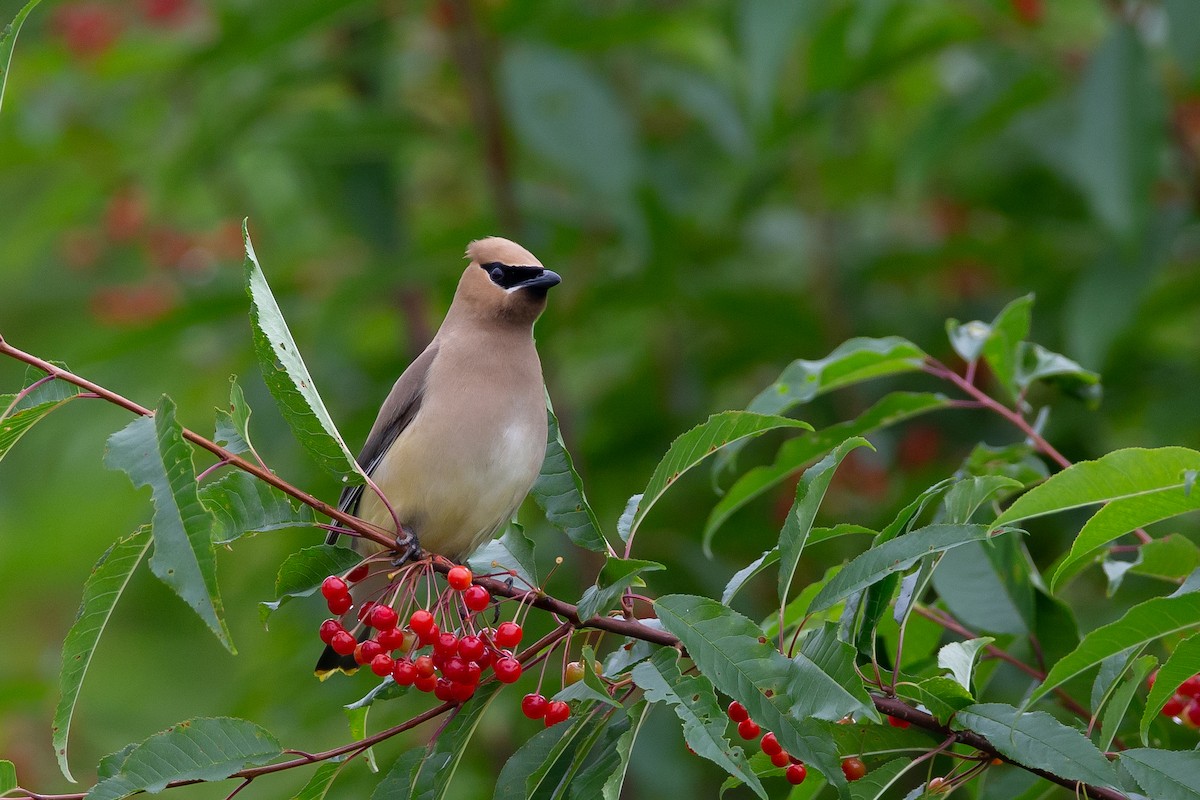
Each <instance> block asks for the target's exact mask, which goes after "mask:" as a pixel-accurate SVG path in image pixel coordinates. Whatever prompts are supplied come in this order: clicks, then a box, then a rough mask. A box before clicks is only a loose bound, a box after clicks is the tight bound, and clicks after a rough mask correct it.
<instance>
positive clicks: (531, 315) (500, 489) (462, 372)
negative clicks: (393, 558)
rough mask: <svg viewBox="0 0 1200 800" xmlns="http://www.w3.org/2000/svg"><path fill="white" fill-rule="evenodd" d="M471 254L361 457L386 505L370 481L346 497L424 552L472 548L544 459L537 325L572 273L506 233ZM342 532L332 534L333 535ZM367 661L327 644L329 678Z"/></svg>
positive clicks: (509, 512) (320, 671) (362, 543)
mask: <svg viewBox="0 0 1200 800" xmlns="http://www.w3.org/2000/svg"><path fill="white" fill-rule="evenodd" d="M466 257H467V258H468V259H469V260H470V263H469V264H468V265H467V268H466V269H465V270H463V273H462V277H461V278H460V279H459V281H458V288H457V289H456V290H455V292H454V299H453V300H452V301H451V303H450V308H449V310H448V311H447V312H446V317H445V319H444V320H443V321H442V324H441V326H440V327H439V328H438V331H437V333H436V334H435V335H434V337H433V339H432V340H431V341H430V342H429V345H428V346H427V347H426V348H425V350H424V351H423V352H422V353H421V354H420V355H419V356H417V358H416V359H415V360H413V362H412V363H411V364H409V366H408V368H407V369H405V370H404V372H403V374H401V376H400V378H399V379H398V380H397V381H396V383H395V385H394V386H393V387H392V390H391V392H390V393H389V394H388V396H387V399H385V400H384V401H383V405H382V407H381V408H380V409H379V414H378V416H377V417H376V419H375V424H374V425H373V426H372V427H371V431H370V433H369V434H368V435H367V440H366V443H365V444H364V446H363V448H362V451H361V452H360V453H359V454H358V457H357V461H358V464H359V465H360V466H361V467H362V470H363V471H364V472H365V473H366V474H367V475H369V476H370V477H371V480H372V481H373V482H374V484H375V486H376V487H378V489H379V490H380V492H381V493H382V494H383V496H384V497H386V498H387V503H384V502H383V501H382V500H381V499H380V498H379V496H378V495H377V494H376V493H375V492H374V491H372V490H370V489H365V488H364V487H363V486H362V485H358V486H353V487H347V488H346V489H344V490H343V491H342V495H341V498H340V499H339V503H338V508H339V509H340V510H341V511H344V512H346V513H348V514H353V515H355V516H357V517H358V518H360V519H361V520H363V521H364V522H366V523H367V524H368V525H371V526H375V527H377V528H379V529H381V530H383V531H386V532H389V533H393V534H396V535H397V541H398V543H404V544H405V545H406V547H405V550H406V552H405V553H403V554H402V557H411V556H412V555H414V554H416V553H419V552H420V551H421V550H422V549H424V550H427V551H428V552H431V553H436V554H438V555H442V556H446V557H447V558H450V559H452V560H460V559H462V558H465V557H466V556H469V555H470V554H471V553H472V552H473V551H474V550H475V549H476V548H477V547H478V546H479V545H480V544H482V543H483V542H485V541H487V540H488V539H490V538H492V537H493V536H494V535H495V534H496V533H497V532H498V531H500V530H502V529H503V528H504V527H505V526H506V525H507V524H508V522H509V521H510V520H511V519H512V517H513V514H515V513H516V510H517V508H518V506H520V504H521V502H522V501H523V500H524V499H525V496H526V495H527V494H528V493H529V490H530V489H531V488H532V487H533V484H534V481H535V480H536V479H537V476H538V472H539V470H540V468H541V464H542V460H543V457H544V455H545V450H546V435H547V416H546V401H545V386H544V382H543V378H542V365H541V361H540V359H539V358H538V352H537V348H536V346H535V344H534V338H533V324H534V322H536V321H537V319H538V317H539V316H541V314H542V311H543V310H545V308H546V298H547V293H548V292H549V290H550V289H551V288H552V287H554V286H557V285H558V284H559V283H560V282H561V280H562V278H561V277H560V276H559V275H558V273H556V272H554V271H552V270H548V269H546V268H545V267H543V266H542V263H541V262H540V261H539V260H538V259H537V258H536V257H535V256H534V255H533V254H532V253H530V252H529V251H528V250H526V249H525V248H524V247H522V246H521V245H519V244H517V243H516V242H513V241H510V240H508V239H504V238H501V237H498V236H492V237H487V238H484V239H478V240H476V241H473V242H471V243H470V245H468V247H467V251H466ZM389 506H390V508H389ZM393 512H394V514H393ZM397 521H398V522H399V523H400V526H401V529H400V530H397ZM336 539H337V534H336V533H332V534H330V536H329V537H328V539H327V543H328V544H332V543H333V542H334V541H335V540H336ZM354 546H355V549H356V550H358V551H359V552H361V553H363V554H369V553H371V552H378V551H379V550H380V549H382V548H381V547H380V546H379V545H377V544H375V543H372V542H370V541H367V540H364V539H362V538H357V539H356V540H355V544H354ZM356 666H357V665H356V664H355V663H354V659H353V657H352V656H339V655H338V654H337V653H334V652H333V650H332V649H331V648H329V647H326V649H325V652H324V653H323V654H322V656H321V659H320V660H319V661H318V663H317V667H316V670H315V672H316V674H317V676H318V677H320V678H321V679H322V680H324V679H325V678H326V677H328V675H329V674H330V673H332V672H333V671H337V670H340V671H343V672H347V673H349V672H352V671H353V669H354V668H355V667H356Z"/></svg>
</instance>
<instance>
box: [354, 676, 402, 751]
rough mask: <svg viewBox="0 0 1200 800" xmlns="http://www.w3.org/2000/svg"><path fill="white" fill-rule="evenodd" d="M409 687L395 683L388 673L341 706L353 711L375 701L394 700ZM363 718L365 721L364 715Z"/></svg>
mask: <svg viewBox="0 0 1200 800" xmlns="http://www.w3.org/2000/svg"><path fill="white" fill-rule="evenodd" d="M411 688H412V687H411V686H401V685H400V684H398V683H396V681H394V680H392V678H391V676H390V675H389V676H388V677H386V678H384V679H383V680H382V681H380V682H379V683H377V684H375V685H374V686H372V687H371V691H369V692H367V693H366V694H365V695H363V696H362V697H360V698H358V699H357V700H355V701H354V702H353V703H347V704H346V705H344V706H342V708H344V709H346V710H347V711H353V710H355V709H359V708H366V707H368V706H371V705H374V704H375V703H376V702H380V701H384V700H395V699H396V698H397V697H403V696H404V695H406V694H408V692H409V690H410V689H411ZM363 719H364V721H365V719H366V717H364V718H363ZM359 738H360V739H361V738H362V737H361V736H360V737H359Z"/></svg>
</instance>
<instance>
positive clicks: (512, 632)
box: [320, 563, 569, 724]
mask: <svg viewBox="0 0 1200 800" xmlns="http://www.w3.org/2000/svg"><path fill="white" fill-rule="evenodd" d="M368 571H369V564H367V563H363V564H359V565H358V566H357V567H355V568H354V569H352V570H350V572H348V573H347V574H346V576H345V577H344V578H342V577H339V576H337V575H330V576H329V577H328V578H326V579H325V580H324V582H323V583H322V584H321V594H322V596H324V598H325V602H326V603H327V604H328V606H329V610H330V612H332V613H333V614H337V615H338V616H339V617H340V616H342V615H344V614H346V613H347V612H349V611H350V610H351V608H353V606H354V601H353V599H352V598H351V597H350V584H352V583H357V582H358V581H361V580H362V579H363V578H365V577H367V574H368ZM472 580H473V576H472V575H471V571H470V570H469V569H467V568H466V567H463V566H456V567H452V568H451V569H450V570H449V572H448V573H447V575H446V582H447V583H448V584H450V589H451V590H452V591H451V592H450V593H448V594H449V600H448V602H444V603H439V605H438V606H437V607H436V608H441V609H444V613H443V614H442V621H443V623H445V622H446V621H447V620H449V619H453V618H454V616H453V615H456V614H457V615H459V616H460V618H461V627H459V626H455V627H456V630H455V631H451V630H442V628H441V627H440V626H439V625H438V622H437V617H436V616H435V614H434V613H433V612H431V611H429V610H428V609H425V608H416V609H415V610H413V611H412V613H411V614H409V615H408V624H407V625H406V626H404V627H401V626H400V619H401V617H400V613H399V612H397V611H396V609H395V608H393V607H392V605H391V604H389V603H385V602H371V601H366V602H364V603H362V605H361V606H360V608H359V611H358V615H357V616H358V625H356V626H355V628H354V630H357V629H358V628H359V627H363V626H365V627H367V628H371V629H374V630H375V631H376V633H375V635H374V636H373V637H370V638H365V639H363V640H362V641H359V640H358V637H356V636H355V634H354V632H353V631H351V630H347V629H346V627H345V625H343V624H342V622H341V620H340V619H327V620H325V621H324V622H322V623H321V629H320V636H321V641H323V642H325V644H327V645H329V646H330V647H331V648H332V649H333V651H334V652H335V653H337V654H338V655H343V656H348V655H353V656H354V660H355V661H356V662H357V663H358V664H362V665H367V666H369V667H370V669H371V671H372V672H374V673H375V674H376V675H378V676H380V677H386V676H388V675H390V676H391V677H392V679H393V680H394V681H395V682H396V683H397V684H399V685H400V686H415V687H416V688H417V689H418V690H419V691H422V692H432V693H433V695H434V696H435V697H437V698H438V699H439V700H442V701H444V702H455V703H464V702H466V701H467V700H469V699H470V698H471V697H472V696H473V695H474V694H475V690H476V688H478V686H479V682H480V680H481V679H482V678H483V676H484V673H485V672H486V671H487V670H488V669H491V670H492V672H493V674H494V675H495V677H496V680H498V681H500V682H501V683H513V682H515V681H516V680H517V679H518V678H520V677H521V662H520V661H518V660H517V659H516V658H514V657H513V654H512V648H514V647H516V646H517V645H518V644H520V642H521V637H522V635H523V631H522V629H521V626H520V625H519V624H518V623H517V622H502V623H500V624H499V625H497V626H496V627H495V628H491V627H487V626H481V625H480V626H477V625H476V622H477V617H478V614H479V612H481V611H483V610H484V609H486V608H487V607H488V606H489V605H490V604H491V602H492V597H491V594H490V593H489V592H488V590H487V589H485V588H483V587H482V586H477V585H474V584H472ZM389 588H390V587H389ZM385 593H386V592H385ZM395 594H396V595H397V596H399V594H400V592H398V591H397V592H396V593H395ZM413 594H414V593H413V592H409V593H408V594H407V598H408V602H409V603H411V602H412V596H413ZM392 602H396V598H395V597H394V598H393V599H392ZM459 603H461V605H462V606H463V607H465V610H464V609H463V608H459V607H458V604H459ZM402 610H403V611H404V612H407V611H408V608H407V607H405V608H403V609H402ZM435 610H436V609H435ZM426 648H428V649H426ZM562 705H563V706H564V708H565V707H566V704H565V703H563V704H562ZM558 713H559V712H557V711H556V716H557V714H558ZM567 714H569V709H568V710H567ZM567 714H564V715H563V719H565V718H566V716H567ZM551 724H552V723H551Z"/></svg>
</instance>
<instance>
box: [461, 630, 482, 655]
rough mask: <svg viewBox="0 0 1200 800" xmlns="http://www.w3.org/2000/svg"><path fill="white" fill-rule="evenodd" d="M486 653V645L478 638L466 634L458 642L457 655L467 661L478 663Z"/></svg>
mask: <svg viewBox="0 0 1200 800" xmlns="http://www.w3.org/2000/svg"><path fill="white" fill-rule="evenodd" d="M486 651H487V645H486V644H484V643H483V639H480V638H479V637H478V636H473V635H471V634H467V635H466V636H464V637H462V638H461V639H459V640H458V654H459V655H460V656H462V657H463V658H465V659H466V660H467V661H478V660H479V658H480V656H482V655H483V654H484V653H485V652H486Z"/></svg>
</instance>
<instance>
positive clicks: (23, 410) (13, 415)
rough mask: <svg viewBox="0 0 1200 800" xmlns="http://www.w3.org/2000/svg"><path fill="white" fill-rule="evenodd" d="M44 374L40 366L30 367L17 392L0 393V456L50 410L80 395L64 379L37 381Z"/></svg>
mask: <svg viewBox="0 0 1200 800" xmlns="http://www.w3.org/2000/svg"><path fill="white" fill-rule="evenodd" d="M46 377H47V376H46V375H45V374H44V373H43V372H41V370H35V369H33V368H30V369H29V371H28V372H27V373H26V375H25V388H24V389H22V391H21V392H20V393H17V394H3V395H0V409H4V411H3V413H0V459H3V458H4V456H5V455H7V454H8V451H9V450H11V449H12V448H13V446H14V445H15V444H16V443H17V442H18V441H20V439H21V437H22V436H24V435H25V433H26V432H27V431H28V430H29V429H30V428H32V427H33V426H34V425H36V424H37V423H38V422H40V421H41V420H42V419H44V418H45V417H46V416H47V415H48V414H49V413H50V412H51V411H54V410H55V409H56V408H60V407H62V406H64V405H66V404H67V402H69V401H70V400H72V399H74V398H76V397H78V396H79V390H78V389H76V388H75V387H74V386H72V385H71V384H69V383H67V382H66V381H62V380H58V379H54V380H46V382H45V383H40V381H43V380H45V379H46Z"/></svg>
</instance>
